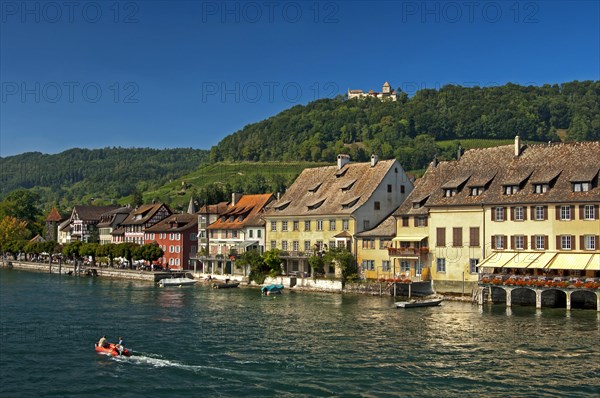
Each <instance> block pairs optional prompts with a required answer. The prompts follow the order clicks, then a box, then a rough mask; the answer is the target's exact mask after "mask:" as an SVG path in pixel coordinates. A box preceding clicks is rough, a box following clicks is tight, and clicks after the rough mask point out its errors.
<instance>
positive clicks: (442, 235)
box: [436, 228, 446, 247]
mask: <svg viewBox="0 0 600 398" xmlns="http://www.w3.org/2000/svg"><path fill="white" fill-rule="evenodd" d="M436 246H438V247H443V246H446V228H437V229H436Z"/></svg>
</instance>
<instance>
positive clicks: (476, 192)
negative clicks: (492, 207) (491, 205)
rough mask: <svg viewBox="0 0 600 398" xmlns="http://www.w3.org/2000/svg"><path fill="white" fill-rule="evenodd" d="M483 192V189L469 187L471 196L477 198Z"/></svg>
mask: <svg viewBox="0 0 600 398" xmlns="http://www.w3.org/2000/svg"><path fill="white" fill-rule="evenodd" d="M483 191H484V189H483V187H471V196H479V195H481V194H482V193H483Z"/></svg>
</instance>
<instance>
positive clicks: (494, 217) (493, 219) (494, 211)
mask: <svg viewBox="0 0 600 398" xmlns="http://www.w3.org/2000/svg"><path fill="white" fill-rule="evenodd" d="M492 221H496V208H495V207H492Z"/></svg>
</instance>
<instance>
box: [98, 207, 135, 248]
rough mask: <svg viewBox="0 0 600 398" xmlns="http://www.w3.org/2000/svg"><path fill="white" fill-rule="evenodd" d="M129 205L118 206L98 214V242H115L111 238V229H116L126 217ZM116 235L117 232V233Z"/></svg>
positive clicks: (103, 243) (102, 243)
mask: <svg viewBox="0 0 600 398" xmlns="http://www.w3.org/2000/svg"><path fill="white" fill-rule="evenodd" d="M131 210H132V209H131V207H130V206H124V207H119V208H117V209H113V210H111V211H107V212H106V213H103V214H102V215H101V216H100V221H99V222H98V225H97V226H98V233H99V235H100V244H101V245H105V244H107V243H116V242H114V239H113V235H112V233H113V231H115V230H117V229H118V228H119V227H120V226H121V223H122V222H123V221H125V220H126V219H127V217H128V216H129V213H131ZM117 235H118V234H117Z"/></svg>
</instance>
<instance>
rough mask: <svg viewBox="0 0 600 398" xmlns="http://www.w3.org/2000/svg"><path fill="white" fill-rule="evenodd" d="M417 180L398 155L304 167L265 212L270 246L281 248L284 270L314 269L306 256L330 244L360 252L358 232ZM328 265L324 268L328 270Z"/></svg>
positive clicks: (378, 219)
mask: <svg viewBox="0 0 600 398" xmlns="http://www.w3.org/2000/svg"><path fill="white" fill-rule="evenodd" d="M412 189H413V184H412V182H411V181H410V179H409V178H408V176H407V175H406V174H405V172H404V170H403V169H402V166H400V164H399V163H398V161H396V160H382V161H379V160H378V159H377V157H376V156H375V155H373V156H372V158H371V161H370V162H366V163H350V157H349V156H348V155H338V161H337V166H327V167H317V168H310V169H305V170H304V171H303V172H302V173H301V174H300V175H299V176H298V178H297V179H296V181H294V183H293V184H292V185H291V186H290V187H289V188H288V190H287V191H286V193H285V194H284V195H283V196H282V197H281V198H280V199H279V200H278V201H277V202H275V203H274V204H273V205H272V206H270V208H269V210H268V211H267V212H266V213H265V220H266V239H265V245H266V249H267V250H270V249H275V248H276V249H280V250H282V251H283V258H284V259H285V272H286V273H288V274H291V273H304V274H311V273H312V270H311V269H310V266H309V264H308V258H309V257H310V256H311V255H312V254H314V253H322V252H323V251H326V250H327V249H328V248H330V247H345V248H347V249H348V250H349V251H351V252H352V253H354V254H356V251H355V247H354V239H355V234H357V233H359V232H362V231H365V230H369V229H371V228H373V227H374V226H376V225H378V224H379V223H380V222H381V221H383V220H384V219H385V218H386V217H388V216H389V215H390V214H391V213H392V212H393V211H394V210H395V209H396V208H397V207H398V206H399V205H400V203H402V201H403V200H404V199H405V198H406V197H407V195H408V194H409V193H410V192H411V191H412ZM327 271H328V270H326V272H327Z"/></svg>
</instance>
